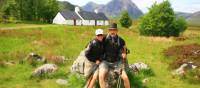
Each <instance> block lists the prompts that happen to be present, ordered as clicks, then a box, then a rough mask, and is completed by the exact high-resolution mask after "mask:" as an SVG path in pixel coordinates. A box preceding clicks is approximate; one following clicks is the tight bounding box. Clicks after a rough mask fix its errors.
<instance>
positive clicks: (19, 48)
mask: <svg viewBox="0 0 200 88" xmlns="http://www.w3.org/2000/svg"><path fill="white" fill-rule="evenodd" d="M5 26H6V25H4V27H5ZM22 26H23V25H22ZM26 26H27V25H26ZM134 26H136V25H134ZM97 28H103V29H107V27H104V26H98V27H92V26H75V27H74V26H63V25H49V27H48V26H45V27H41V26H39V27H34V28H22V29H14V30H0V41H1V42H0V75H1V76H0V88H67V87H66V85H58V84H57V83H56V80H57V79H60V78H62V79H67V80H68V76H69V75H68V74H67V72H69V67H70V66H71V64H72V62H73V60H74V58H76V57H77V55H78V54H79V53H80V51H81V50H83V49H84V48H85V45H86V44H87V43H88V42H89V41H90V40H91V39H93V37H94V31H95V29H97ZM119 29H120V30H119V33H120V35H121V36H122V37H123V38H124V39H125V41H126V44H127V47H128V48H129V49H130V51H131V52H130V54H129V55H128V60H129V63H130V64H132V63H135V62H145V63H147V64H148V65H149V66H150V67H151V68H152V70H153V72H154V73H155V76H152V77H149V78H148V80H149V81H148V82H147V84H146V86H147V87H148V88H199V86H200V85H199V84H193V83H189V82H187V81H184V80H182V78H179V77H173V76H172V75H171V70H170V69H169V68H168V66H169V64H168V60H171V59H169V58H165V57H164V56H163V53H162V52H163V50H165V49H167V48H169V47H171V46H175V45H182V44H191V43H197V44H200V40H199V37H200V31H199V30H198V29H200V28H198V27H189V28H188V30H187V31H186V32H185V33H184V37H186V38H187V39H186V40H184V41H176V40H173V39H171V38H153V37H143V36H139V33H138V30H137V29H136V28H135V27H134V28H131V29H124V28H119ZM193 29H195V30H193ZM105 31H106V30H105ZM80 40H81V41H80ZM31 52H35V53H38V54H39V55H42V56H65V57H66V58H69V61H66V62H65V64H62V65H58V66H59V69H58V71H57V72H56V73H55V74H53V75H52V76H50V78H42V79H39V78H38V79H31V78H30V75H31V72H32V71H33V70H34V69H35V68H36V67H33V66H31V65H30V64H22V63H21V62H20V61H21V60H22V59H24V58H25V57H26V56H27V55H28V54H29V53H31ZM70 60H72V61H70ZM5 62H12V63H13V64H11V65H6V64H5ZM72 80H73V83H74V85H75V86H76V88H83V87H80V85H81V84H79V81H80V79H78V80H75V79H73V78H72ZM75 86H71V87H69V88H74V87H75Z"/></svg>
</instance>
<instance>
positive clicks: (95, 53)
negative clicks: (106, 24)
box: [85, 39, 104, 62]
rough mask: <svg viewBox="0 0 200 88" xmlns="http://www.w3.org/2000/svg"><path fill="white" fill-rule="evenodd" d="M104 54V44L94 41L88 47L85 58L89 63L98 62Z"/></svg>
mask: <svg viewBox="0 0 200 88" xmlns="http://www.w3.org/2000/svg"><path fill="white" fill-rule="evenodd" d="M103 54H104V49H103V42H100V41H98V40H97V39H93V40H92V41H90V43H89V44H88V46H87V50H86V51H85V56H86V57H87V58H88V60H89V61H92V62H96V60H100V61H101V60H102V58H103Z"/></svg>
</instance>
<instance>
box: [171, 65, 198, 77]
mask: <svg viewBox="0 0 200 88" xmlns="http://www.w3.org/2000/svg"><path fill="white" fill-rule="evenodd" d="M196 68H197V66H196V65H194V64H193V62H188V63H184V64H182V65H181V66H180V67H179V68H177V69H176V70H175V71H174V72H172V74H173V75H185V74H186V71H188V70H193V69H196Z"/></svg>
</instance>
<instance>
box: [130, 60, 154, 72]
mask: <svg viewBox="0 0 200 88" xmlns="http://www.w3.org/2000/svg"><path fill="white" fill-rule="evenodd" d="M129 68H130V69H132V70H133V71H135V72H137V71H140V70H148V69H150V68H149V66H148V65H147V64H145V63H143V62H139V63H134V64H130V65H129Z"/></svg>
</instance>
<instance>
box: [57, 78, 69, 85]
mask: <svg viewBox="0 0 200 88" xmlns="http://www.w3.org/2000/svg"><path fill="white" fill-rule="evenodd" d="M56 83H57V84H59V85H66V84H67V83H68V81H67V80H64V79H57V80H56Z"/></svg>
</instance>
